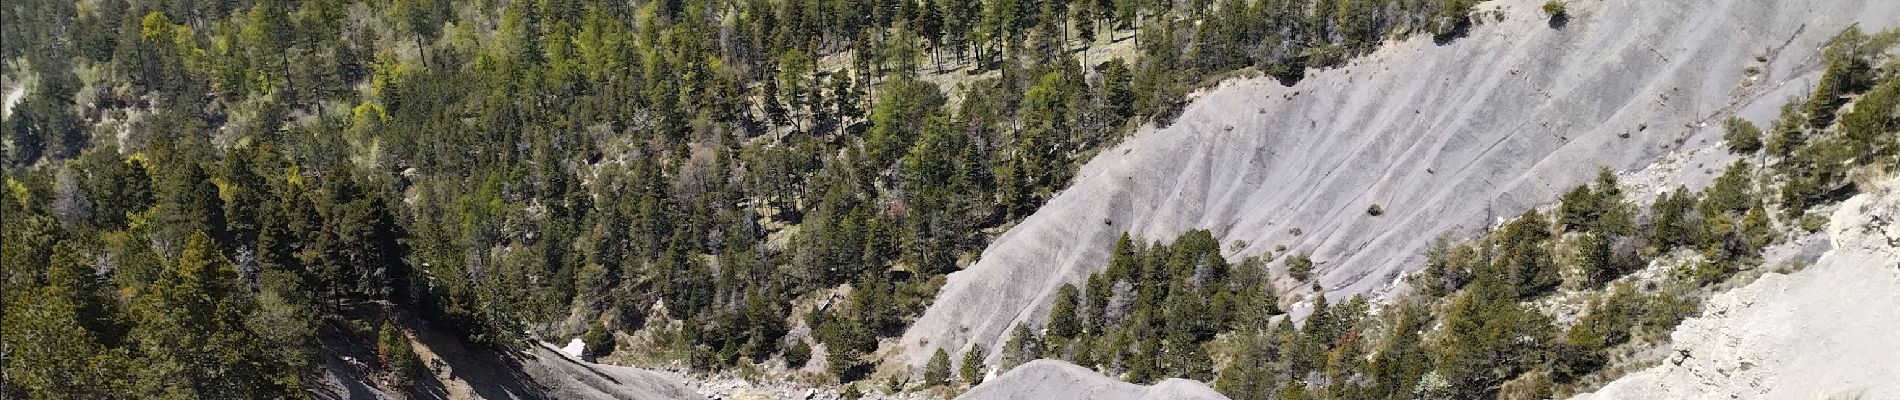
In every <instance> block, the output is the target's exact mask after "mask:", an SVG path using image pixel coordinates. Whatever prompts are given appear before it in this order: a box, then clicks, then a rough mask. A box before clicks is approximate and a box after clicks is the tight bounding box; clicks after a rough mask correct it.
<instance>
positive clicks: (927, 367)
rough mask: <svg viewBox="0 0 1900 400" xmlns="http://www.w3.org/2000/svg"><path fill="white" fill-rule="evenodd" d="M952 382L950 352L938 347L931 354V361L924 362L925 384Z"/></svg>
mask: <svg viewBox="0 0 1900 400" xmlns="http://www.w3.org/2000/svg"><path fill="white" fill-rule="evenodd" d="M946 383H950V353H949V352H946V351H943V349H941V348H939V349H937V354H932V355H930V362H929V363H926V364H924V384H925V385H942V384H946Z"/></svg>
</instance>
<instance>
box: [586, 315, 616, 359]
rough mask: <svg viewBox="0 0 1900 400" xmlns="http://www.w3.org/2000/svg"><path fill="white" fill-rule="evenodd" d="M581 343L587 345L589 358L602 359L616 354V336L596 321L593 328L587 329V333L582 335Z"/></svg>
mask: <svg viewBox="0 0 1900 400" xmlns="http://www.w3.org/2000/svg"><path fill="white" fill-rule="evenodd" d="M581 342H582V343H585V344H587V356H589V357H602V356H606V355H608V354H613V353H614V334H613V332H610V331H608V330H607V327H606V326H605V325H601V324H600V322H599V321H595V322H594V325H593V326H591V327H588V328H587V333H586V334H583V335H581Z"/></svg>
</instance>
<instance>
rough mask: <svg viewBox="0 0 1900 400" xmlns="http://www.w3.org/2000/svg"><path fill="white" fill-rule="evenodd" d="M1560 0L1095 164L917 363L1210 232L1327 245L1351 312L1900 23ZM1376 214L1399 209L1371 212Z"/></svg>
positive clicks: (1395, 50) (1222, 108) (1770, 96)
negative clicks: (1156, 243) (1461, 243)
mask: <svg viewBox="0 0 1900 400" xmlns="http://www.w3.org/2000/svg"><path fill="white" fill-rule="evenodd" d="M1541 4H1543V1H1542V0H1498V1H1492V2H1486V3H1483V4H1480V5H1479V6H1478V7H1477V8H1478V9H1479V10H1485V11H1487V12H1485V13H1484V14H1485V15H1486V16H1485V17H1483V19H1484V21H1485V22H1484V23H1483V24H1481V25H1479V26H1476V27H1474V28H1473V29H1472V31H1471V33H1470V35H1469V36H1468V37H1465V38H1462V39H1459V40H1457V41H1455V42H1452V43H1451V44H1448V45H1443V46H1440V45H1434V44H1433V43H1432V42H1431V41H1430V40H1429V38H1415V39H1410V40H1406V41H1402V42H1398V43H1392V44H1388V45H1387V46H1386V48H1385V49H1382V50H1379V51H1377V52H1375V53H1373V54H1371V55H1368V56H1365V57H1362V58H1360V59H1359V60H1358V61H1355V62H1354V63H1353V64H1352V65H1350V66H1346V67H1343V68H1337V69H1332V70H1326V71H1319V72H1314V73H1311V74H1309V77H1308V78H1307V79H1305V80H1303V81H1301V82H1300V83H1299V84H1297V85H1295V86H1293V87H1290V88H1289V87H1283V86H1281V85H1279V84H1278V83H1277V82H1273V81H1268V80H1241V81H1236V82H1230V83H1228V84H1226V85H1223V87H1221V88H1218V89H1214V90H1211V91H1208V92H1206V93H1203V94H1202V95H1201V96H1199V98H1198V99H1197V100H1195V101H1194V102H1193V104H1191V105H1190V106H1189V107H1188V108H1187V110H1186V111H1185V112H1184V114H1183V116H1182V117H1181V118H1180V119H1179V121H1178V122H1177V123H1175V124H1174V125H1173V126H1171V127H1168V128H1164V129H1152V128H1148V129H1143V130H1142V131H1141V132H1139V133H1137V134H1136V135H1134V136H1133V137H1130V138H1128V139H1127V140H1125V141H1124V142H1123V143H1122V144H1121V145H1119V146H1117V147H1115V148H1113V149H1109V150H1107V151H1104V152H1103V153H1102V154H1101V155H1099V156H1097V157H1096V158H1095V159H1093V160H1091V161H1090V162H1089V163H1088V164H1087V165H1086V166H1084V167H1083V168H1082V169H1081V171H1080V172H1079V173H1078V174H1077V177H1076V179H1075V182H1074V183H1073V186H1071V187H1070V188H1069V189H1067V190H1065V191H1064V192H1063V193H1061V194H1060V195H1058V196H1057V197H1056V198H1054V199H1053V200H1051V201H1050V202H1049V203H1048V204H1047V205H1046V206H1044V207H1043V208H1042V209H1040V210H1038V211H1037V212H1036V214H1034V215H1032V216H1030V217H1029V218H1027V219H1026V220H1024V221H1023V222H1022V223H1021V224H1020V225H1018V226H1016V227H1015V228H1014V229H1011V230H1010V231H1009V232H1008V233H1006V234H1004V235H1003V236H1002V237H1001V238H999V239H998V240H996V241H995V242H994V243H992V244H991V245H990V247H989V248H988V249H986V250H985V251H984V253H983V255H982V259H981V261H979V262H977V263H976V264H974V265H972V266H970V267H969V268H967V269H965V270H963V271H959V272H956V273H953V274H951V275H950V276H949V280H948V283H947V284H946V285H945V286H944V288H943V289H942V291H941V292H940V293H939V294H938V297H937V299H936V301H935V302H934V303H933V304H932V305H931V306H930V308H929V309H928V310H927V311H926V312H925V313H924V315H923V316H922V317H921V318H919V319H918V320H917V321H916V323H915V324H914V325H913V326H912V327H911V329H910V330H909V331H908V332H906V333H905V335H904V337H903V340H902V341H901V342H899V344H900V345H901V346H903V347H904V349H903V353H902V354H903V355H902V356H901V358H902V360H901V361H902V362H907V363H910V364H922V363H923V362H924V361H925V360H927V359H928V358H929V356H930V354H931V353H932V352H934V351H935V350H936V349H937V348H940V347H941V348H947V349H949V350H950V351H951V352H952V353H953V354H960V352H962V351H963V350H965V349H968V348H969V346H970V344H972V343H980V344H983V345H985V346H988V348H989V349H990V350H991V351H990V354H991V356H990V362H995V361H996V360H997V359H998V357H1000V356H999V355H1000V353H1001V352H1000V351H996V349H998V348H1000V346H1001V345H1002V344H1003V342H1004V341H1006V340H1007V332H1008V331H1009V329H1010V328H1011V327H1013V326H1014V325H1015V324H1016V323H1018V322H1024V321H1037V322H1038V323H1039V322H1040V321H1042V320H1043V314H1045V313H1046V312H1047V311H1046V310H1047V308H1048V304H1049V302H1050V301H1051V300H1052V298H1053V296H1054V294H1055V293H1056V290H1057V289H1058V288H1060V287H1061V285H1062V284H1064V283H1076V284H1078V286H1079V283H1081V282H1082V281H1083V280H1084V279H1085V278H1086V277H1087V275H1088V274H1089V273H1091V272H1095V271H1099V270H1101V269H1102V268H1104V266H1105V264H1106V261H1107V253H1108V250H1109V247H1110V246H1111V245H1112V244H1113V243H1114V240H1115V238H1116V237H1117V236H1119V235H1120V234H1121V233H1122V232H1131V233H1132V234H1134V235H1135V236H1138V237H1142V238H1146V239H1148V240H1156V239H1172V238H1173V237H1174V236H1176V235H1178V234H1180V233H1181V232H1184V231H1186V230H1189V229H1196V228H1207V229H1211V230H1212V231H1213V232H1214V234H1215V236H1216V237H1218V238H1220V239H1221V241H1222V242H1223V243H1228V244H1230V245H1231V244H1234V243H1236V242H1245V246H1242V247H1238V250H1234V249H1235V247H1229V250H1230V255H1254V254H1260V253H1263V252H1266V251H1269V250H1272V249H1273V248H1274V247H1275V246H1278V245H1285V246H1287V248H1288V249H1289V250H1290V251H1291V252H1300V251H1310V252H1312V254H1313V259H1314V260H1315V261H1317V262H1318V265H1317V266H1316V267H1315V274H1316V276H1318V279H1319V280H1320V282H1322V283H1323V284H1324V285H1325V288H1326V289H1327V290H1328V291H1329V292H1332V293H1331V295H1332V296H1334V297H1340V296H1346V295H1350V294H1353V293H1366V292H1376V291H1379V290H1381V289H1382V288H1383V287H1386V286H1388V285H1390V284H1391V283H1392V282H1394V281H1395V280H1396V278H1397V277H1398V276H1399V274H1400V273H1402V271H1405V270H1408V269H1412V268H1416V267H1418V266H1420V265H1421V264H1422V262H1421V261H1422V253H1423V249H1424V248H1425V247H1426V246H1427V245H1429V244H1430V242H1431V241H1432V240H1433V239H1434V238H1435V237H1436V236H1438V235H1440V234H1443V233H1447V232H1450V233H1456V234H1468V233H1470V232H1472V231H1474V230H1476V229H1477V228H1478V227H1480V226H1481V225H1483V220H1484V218H1485V215H1487V211H1486V210H1487V209H1489V210H1491V212H1490V214H1494V215H1496V216H1500V217H1502V216H1510V215H1514V214H1516V213H1519V212H1521V211H1522V210H1524V209H1526V208H1529V207H1530V206H1532V205H1535V204H1541V203H1547V202H1550V201H1553V200H1555V199H1556V198H1557V197H1558V195H1560V194H1561V193H1562V192H1563V191H1565V190H1568V189H1569V188H1571V187H1574V186H1575V185H1578V184H1581V183H1585V182H1588V181H1589V180H1590V179H1591V178H1593V177H1594V175H1595V171H1596V169H1597V168H1598V166H1608V167H1610V168H1612V169H1616V170H1630V169H1634V168H1638V167H1642V166H1645V165H1648V164H1650V163H1651V162H1653V161H1655V160H1657V159H1658V158H1659V157H1661V156H1663V155H1664V154H1668V153H1670V152H1672V151H1687V150H1692V149H1696V148H1701V147H1706V146H1713V145H1717V143H1716V142H1718V141H1719V138H1720V135H1721V132H1720V130H1721V123H1720V120H1721V118H1723V117H1726V116H1727V115H1729V113H1733V112H1738V111H1739V112H1741V114H1742V115H1743V116H1745V117H1749V118H1751V119H1756V120H1757V121H1758V122H1763V123H1765V122H1767V118H1770V117H1772V116H1773V114H1772V110H1773V106H1768V105H1767V104H1772V105H1774V106H1778V105H1780V104H1781V103H1782V102H1784V101H1785V100H1786V96H1787V95H1789V94H1791V93H1801V92H1805V91H1807V90H1808V89H1807V87H1809V86H1811V85H1812V81H1813V79H1814V77H1815V76H1816V71H1817V70H1818V65H1816V64H1817V63H1816V59H1817V54H1818V52H1819V49H1820V48H1821V47H1822V44H1823V42H1824V41H1825V40H1826V39H1828V38H1829V37H1832V36H1833V35H1835V34H1836V33H1838V32H1840V31H1841V30H1843V29H1845V28H1846V27H1848V26H1850V25H1854V24H1859V25H1860V26H1861V27H1863V28H1864V29H1880V28H1883V27H1887V26H1893V25H1896V18H1895V16H1900V2H1896V1H1887V0H1836V1H1761V0H1696V1H1654V0H1604V1H1572V2H1571V4H1570V9H1571V13H1572V18H1571V21H1570V23H1569V25H1568V26H1567V27H1564V28H1562V29H1552V28H1550V27H1549V26H1547V24H1546V22H1545V21H1546V20H1545V18H1544V16H1543V14H1542V12H1541V11H1538V10H1537V7H1538V6H1539V5H1541ZM1498 8H1501V9H1502V10H1503V13H1504V15H1505V17H1504V20H1503V21H1502V22H1496V19H1495V18H1493V17H1491V16H1490V13H1489V10H1493V9H1498ZM1757 57H1762V58H1765V59H1766V60H1767V62H1766V63H1762V62H1758V61H1756V58H1757ZM1764 64H1765V65H1764ZM1751 66H1756V67H1758V68H1757V69H1758V70H1760V71H1761V72H1760V73H1758V74H1756V75H1753V76H1749V75H1747V74H1746V73H1745V72H1744V70H1745V68H1748V67H1751ZM1745 83H1746V84H1745ZM1764 110H1766V111H1764ZM1722 166H1723V165H1708V166H1706V167H1707V168H1708V169H1713V172H1714V173H1718V174H1719V173H1720V172H1721V167H1722ZM1682 173H1683V174H1685V175H1692V174H1703V173H1705V172H1703V171H1702V168H1694V169H1687V168H1685V170H1684V171H1682ZM1684 179H1689V178H1684ZM1374 204H1378V205H1380V206H1381V207H1382V208H1383V209H1384V214H1383V215H1381V216H1371V215H1368V213H1367V212H1366V210H1367V208H1368V207H1369V206H1371V205H1374ZM1296 229H1297V231H1299V232H1300V233H1299V234H1294V233H1293V232H1294V231H1295V230H1296ZM1275 268H1276V269H1277V268H1279V267H1278V265H1277V263H1276V264H1275ZM1284 286H1292V284H1291V282H1285V285H1284ZM1284 286H1283V287H1284ZM1296 312H1298V310H1297V309H1296Z"/></svg>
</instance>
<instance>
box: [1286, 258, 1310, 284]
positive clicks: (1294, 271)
mask: <svg viewBox="0 0 1900 400" xmlns="http://www.w3.org/2000/svg"><path fill="white" fill-rule="evenodd" d="M1286 274H1287V275H1288V276H1292V277H1293V279H1294V280H1298V281H1300V282H1305V281H1306V280H1307V279H1309V278H1312V277H1313V255H1312V254H1310V253H1305V252H1302V253H1300V255H1297V256H1293V257H1292V258H1288V259H1287V260H1286Z"/></svg>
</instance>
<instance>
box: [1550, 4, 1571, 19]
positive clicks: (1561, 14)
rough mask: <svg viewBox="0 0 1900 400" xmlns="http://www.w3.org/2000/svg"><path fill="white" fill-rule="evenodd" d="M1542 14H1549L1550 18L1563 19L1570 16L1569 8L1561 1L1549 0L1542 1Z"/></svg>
mask: <svg viewBox="0 0 1900 400" xmlns="http://www.w3.org/2000/svg"><path fill="white" fill-rule="evenodd" d="M1544 15H1548V16H1550V18H1551V19H1563V18H1566V17H1569V16H1570V10H1568V9H1567V7H1566V6H1565V5H1564V2H1563V1H1561V0H1550V1H1546V2H1544Z"/></svg>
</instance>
